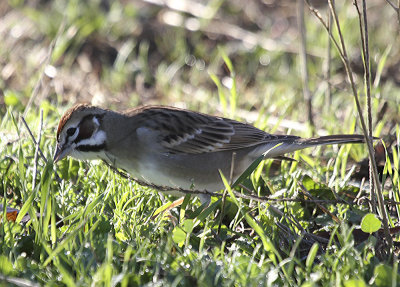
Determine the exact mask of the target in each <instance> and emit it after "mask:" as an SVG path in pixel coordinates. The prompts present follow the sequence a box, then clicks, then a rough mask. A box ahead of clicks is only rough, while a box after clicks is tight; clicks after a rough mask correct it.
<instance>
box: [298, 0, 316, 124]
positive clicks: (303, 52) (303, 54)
mask: <svg viewBox="0 0 400 287" xmlns="http://www.w3.org/2000/svg"><path fill="white" fill-rule="evenodd" d="M297 2H298V5H297V7H298V12H297V14H298V15H297V19H298V26H299V34H300V38H301V40H300V52H299V57H300V70H301V80H302V84H303V95H304V100H305V102H306V107H307V118H308V123H309V124H310V126H311V127H313V128H314V119H313V112H312V96H311V92H310V87H309V85H308V84H309V81H308V69H307V41H306V39H307V35H306V25H305V23H304V2H303V0H298V1H297Z"/></svg>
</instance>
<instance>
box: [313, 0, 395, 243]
mask: <svg viewBox="0 0 400 287" xmlns="http://www.w3.org/2000/svg"><path fill="white" fill-rule="evenodd" d="M305 1H306V3H307V4H308V6H309V7H310V10H311V12H313V13H314V15H315V16H316V17H317V18H318V19H319V20H320V22H321V23H322V25H323V26H324V27H325V29H326V30H327V32H328V33H329V29H328V25H327V24H326V23H325V21H324V19H323V18H322V17H321V14H320V13H319V12H318V10H316V9H315V8H313V7H312V5H311V4H310V3H309V1H308V0H305ZM328 3H329V8H330V10H331V12H332V15H333V18H334V21H335V25H336V29H337V31H338V34H339V41H340V46H339V44H338V42H337V41H336V40H335V38H334V37H333V35H332V34H331V33H330V34H329V36H330V38H331V39H332V41H333V43H334V45H335V47H336V48H337V50H338V52H339V55H340V58H341V60H342V62H343V64H344V67H345V70H346V74H347V77H348V79H349V81H350V86H351V89H352V92H353V96H354V100H355V103H356V107H357V112H358V115H359V119H360V123H361V127H362V131H363V134H364V136H365V140H366V144H367V147H368V155H369V158H370V160H371V163H372V169H373V174H374V181H375V187H376V191H377V198H378V205H379V210H380V213H381V217H382V223H383V228H384V233H385V237H386V240H387V242H388V247H389V248H392V247H393V240H392V237H391V236H390V232H389V224H388V219H387V212H386V209H385V205H384V199H383V194H382V188H381V185H380V183H379V178H378V168H377V166H376V162H375V159H374V149H373V145H372V139H371V138H369V136H368V130H367V126H366V124H365V121H364V117H363V115H362V109H361V105H360V101H359V99H358V93H357V88H356V85H355V82H354V78H353V72H352V69H351V66H350V62H349V59H348V57H347V51H346V46H345V43H344V39H343V35H342V30H341V28H340V22H339V18H338V15H337V13H336V9H335V7H334V3H332V0H328ZM371 192H373V191H371Z"/></svg>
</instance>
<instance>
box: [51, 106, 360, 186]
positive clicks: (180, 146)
mask: <svg viewBox="0 0 400 287" xmlns="http://www.w3.org/2000/svg"><path fill="white" fill-rule="evenodd" d="M363 141H364V137H363V136H361V135H333V136H324V137H318V138H310V139H303V138H300V137H298V136H292V135H272V134H268V133H266V132H264V131H262V130H259V129H257V128H255V127H253V126H251V125H248V124H244V123H241V122H238V121H234V120H230V119H226V118H222V117H215V116H210V115H206V114H202V113H198V112H193V111H188V110H183V109H178V108H172V107H164V106H147V107H139V108H135V109H132V110H130V111H127V112H123V113H120V112H115V111H111V110H107V109H102V108H99V107H94V106H90V105H85V104H80V105H77V106H74V107H73V108H71V109H69V110H68V111H67V112H66V113H65V114H64V115H63V116H62V118H61V120H60V123H59V125H58V130H57V147H56V151H55V155H54V162H57V161H60V160H61V159H63V158H65V157H66V156H72V157H74V158H77V159H80V160H87V159H102V160H104V161H106V162H107V163H109V164H110V165H112V166H114V167H116V168H120V169H123V170H125V171H127V172H128V173H129V174H130V175H131V176H132V177H133V178H134V179H136V180H138V181H139V182H142V183H145V184H149V185H153V186H155V187H156V188H160V189H171V190H173V189H177V190H180V189H182V190H192V191H204V190H206V191H218V190H221V189H222V188H223V187H224V185H223V182H222V180H221V177H220V173H219V171H222V173H223V174H224V175H225V176H226V177H229V175H230V172H231V167H232V165H233V180H235V179H236V178H238V176H240V175H241V174H242V173H243V172H244V171H245V170H246V168H248V167H249V165H250V164H251V163H252V162H253V161H254V160H256V159H257V158H259V157H260V156H261V155H263V153H265V152H266V151H269V152H268V153H267V154H266V155H265V157H266V158H275V157H279V156H282V155H283V154H286V153H288V152H293V151H296V150H300V149H304V148H307V147H311V146H316V145H327V144H342V143H359V142H363ZM233 153H235V156H234V157H233V156H232V154H233ZM232 159H234V162H233V163H232Z"/></svg>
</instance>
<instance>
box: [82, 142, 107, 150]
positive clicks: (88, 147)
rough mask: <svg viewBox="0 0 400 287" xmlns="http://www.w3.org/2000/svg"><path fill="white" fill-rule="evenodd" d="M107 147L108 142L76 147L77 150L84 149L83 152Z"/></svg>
mask: <svg viewBox="0 0 400 287" xmlns="http://www.w3.org/2000/svg"><path fill="white" fill-rule="evenodd" d="M105 149H106V144H105V143H103V144H99V145H80V146H77V147H76V150H79V151H82V152H98V151H101V150H105Z"/></svg>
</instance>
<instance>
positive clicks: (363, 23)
mask: <svg viewBox="0 0 400 287" xmlns="http://www.w3.org/2000/svg"><path fill="white" fill-rule="evenodd" d="M354 6H355V7H356V10H357V13H358V20H359V24H360V34H361V46H362V52H363V53H362V55H363V64H364V86H365V90H366V97H367V119H368V136H369V137H370V138H372V105H371V77H370V70H371V69H370V66H371V65H370V58H369V44H368V21H367V11H366V10H367V9H366V3H365V0H363V14H361V11H360V9H359V7H358V3H357V1H356V0H355V1H354ZM374 158H375V151H374ZM373 172H374V171H373V169H372V163H371V159H370V161H369V184H370V187H371V188H370V189H371V190H373V191H374V190H375V183H374V175H373ZM370 199H371V211H372V212H373V213H376V211H377V210H376V203H375V201H376V197H375V192H370Z"/></svg>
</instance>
